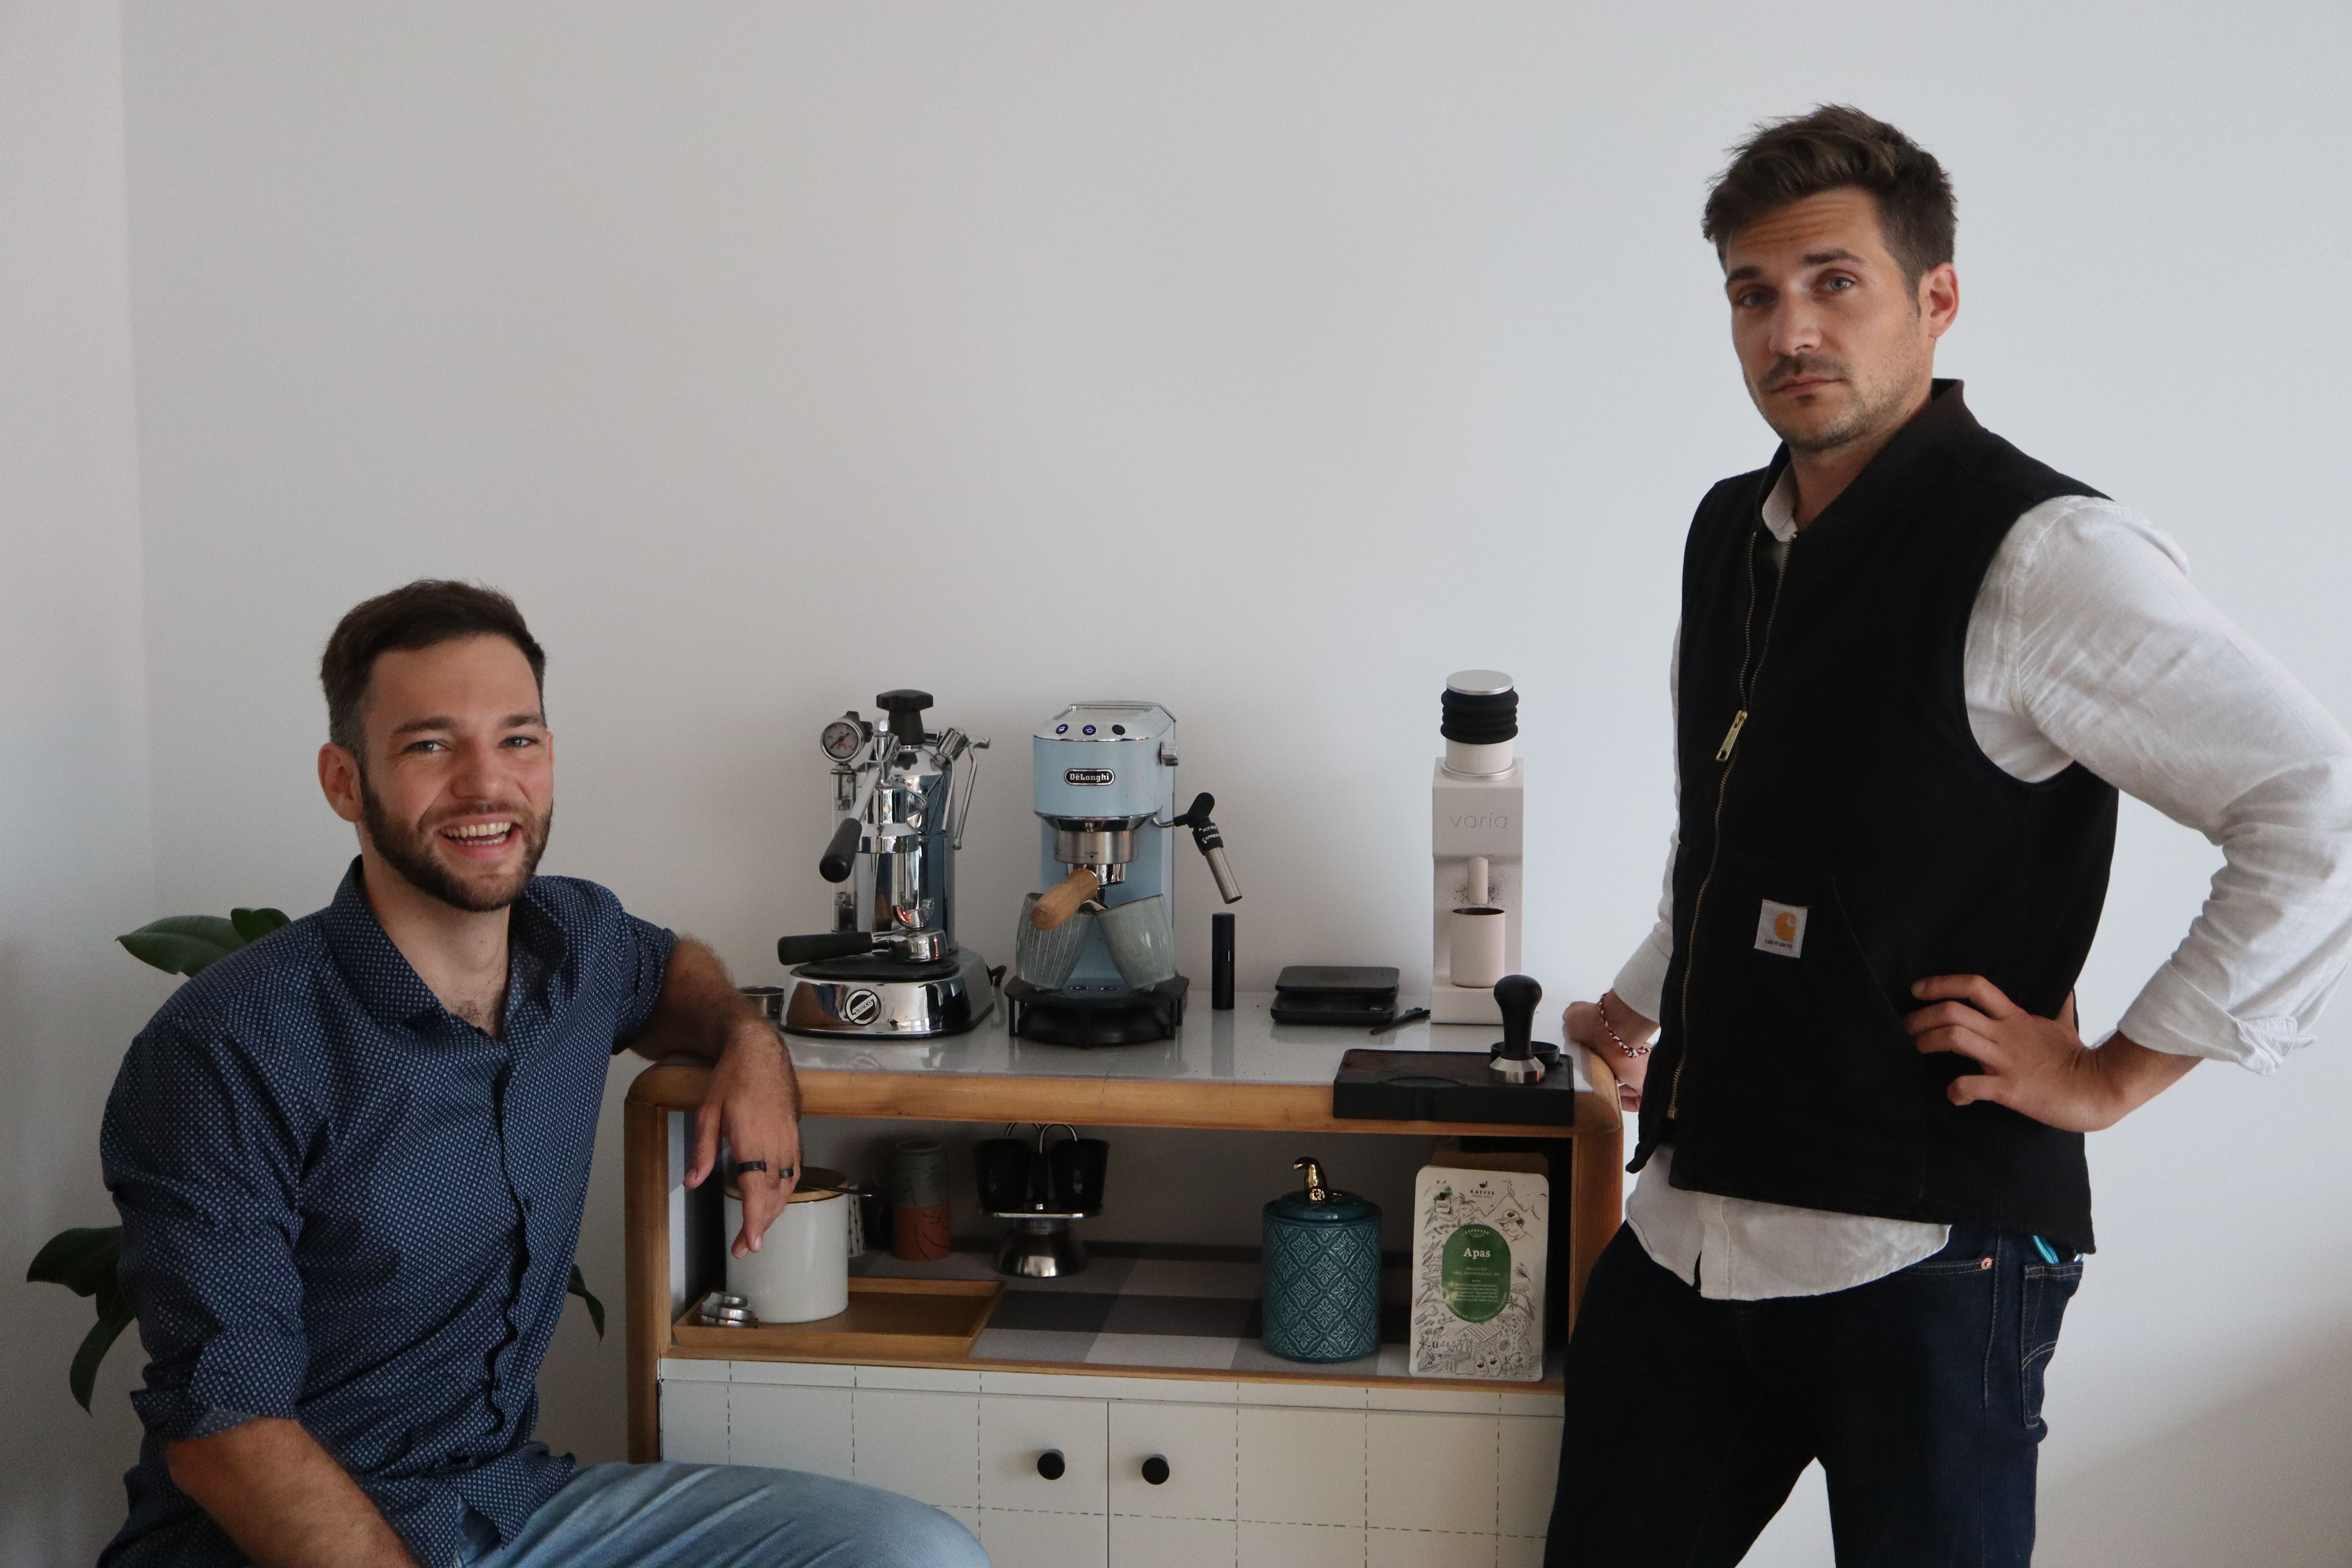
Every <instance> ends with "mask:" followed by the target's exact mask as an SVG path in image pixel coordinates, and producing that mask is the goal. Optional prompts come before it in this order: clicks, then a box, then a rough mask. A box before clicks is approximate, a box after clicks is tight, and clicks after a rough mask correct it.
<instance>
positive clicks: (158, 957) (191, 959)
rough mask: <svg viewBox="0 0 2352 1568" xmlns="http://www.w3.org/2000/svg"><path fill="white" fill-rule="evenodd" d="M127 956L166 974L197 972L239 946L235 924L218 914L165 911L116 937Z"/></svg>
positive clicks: (242, 941)
mask: <svg viewBox="0 0 2352 1568" xmlns="http://www.w3.org/2000/svg"><path fill="white" fill-rule="evenodd" d="M114 940H115V941H117V942H121V944H122V945H123V947H124V948H125V949H127V950H128V951H129V952H130V954H131V957H133V958H135V959H137V960H139V961H140V962H141V963H152V964H153V965H154V966H155V967H156V968H158V969H160V970H163V972H164V973H167V974H187V975H194V974H197V973H201V972H202V971H203V970H204V968H205V965H206V964H208V963H214V962H215V960H218V959H222V958H226V957H227V956H228V955H229V954H230V953H232V952H236V950H237V949H238V948H240V947H243V946H244V945H245V942H246V939H245V938H244V937H243V936H242V935H240V934H239V933H238V931H237V929H236V926H235V925H234V924H232V923H231V922H229V921H225V920H223V919H221V918H220V916H218V915H168V916H166V917H164V918H163V920H160V921H152V922H150V923H149V924H147V925H143V926H141V927H140V928H139V929H138V930H137V931H131V932H129V933H127V934H125V935H122V936H119V937H116V938H115V939H114Z"/></svg>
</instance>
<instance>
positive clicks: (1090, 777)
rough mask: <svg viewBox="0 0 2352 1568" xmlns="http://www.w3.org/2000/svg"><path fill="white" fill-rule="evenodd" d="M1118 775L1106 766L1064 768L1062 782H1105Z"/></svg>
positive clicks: (1109, 781)
mask: <svg viewBox="0 0 2352 1568" xmlns="http://www.w3.org/2000/svg"><path fill="white" fill-rule="evenodd" d="M1117 778H1118V774H1117V773H1113V772H1112V771H1111V770H1110V769H1108V768H1064V769H1063V770H1062V782H1063V783H1064V784H1109V783H1111V782H1112V781H1113V780H1115V779H1117Z"/></svg>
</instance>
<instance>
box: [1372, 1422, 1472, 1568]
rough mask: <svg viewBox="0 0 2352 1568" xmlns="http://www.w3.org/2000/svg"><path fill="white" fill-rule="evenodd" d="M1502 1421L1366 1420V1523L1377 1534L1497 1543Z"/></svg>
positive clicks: (1377, 1553) (1376, 1554) (1375, 1554)
mask: <svg viewBox="0 0 2352 1568" xmlns="http://www.w3.org/2000/svg"><path fill="white" fill-rule="evenodd" d="M1501 1421H1502V1417H1500V1416H1498V1415H1418V1414H1406V1413H1403V1412H1400V1411H1393V1410H1375V1411H1372V1412H1371V1413H1370V1414H1369V1415H1366V1416H1365V1418H1364V1426H1365V1442H1364V1449H1365V1453H1364V1459H1365V1464H1364V1473H1365V1479H1366V1483H1367V1484H1366V1487H1365V1504H1366V1510H1365V1511H1366V1518H1365V1522H1366V1523H1367V1524H1369V1525H1370V1526H1372V1527H1373V1528H1374V1529H1375V1530H1381V1529H1388V1530H1427V1531H1449V1532H1454V1533H1465V1532H1467V1533H1475V1534H1479V1535H1487V1536H1491V1535H1493V1534H1494V1533H1495V1497H1496V1474H1495V1470H1496V1450H1497V1448H1498V1447H1499V1445H1500V1441H1501ZM1373 1555H1374V1557H1375V1558H1377V1557H1378V1556H1379V1555H1380V1553H1379V1552H1374V1553H1373ZM1492 1556H1493V1553H1492V1552H1491V1550H1490V1551H1489V1552H1488V1558H1489V1560H1490V1561H1491V1560H1492Z"/></svg>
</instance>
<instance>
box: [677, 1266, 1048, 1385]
mask: <svg viewBox="0 0 2352 1568" xmlns="http://www.w3.org/2000/svg"><path fill="white" fill-rule="evenodd" d="M1003 1294H1004V1286H1003V1282H1002V1281H999V1280H995V1279H852V1280H850V1282H849V1307H848V1310H845V1311H842V1312H837V1313H835V1315H834V1316H832V1317H830V1318H819V1319H817V1320H815V1321H813V1322H806V1323H761V1324H760V1325H758V1326H757V1327H755V1328H745V1329H730V1328H719V1327H716V1326H714V1325H712V1324H709V1323H706V1322H703V1321H701V1320H700V1319H698V1318H697V1317H696V1316H695V1313H696V1312H698V1311H699V1310H701V1307H702V1300H703V1299H702V1298H701V1297H699V1296H698V1297H696V1298H695V1299H694V1300H691V1301H689V1302H688V1303H687V1306H686V1310H685V1312H684V1313H682V1314H681V1315H680V1316H679V1318H678V1320H677V1322H675V1323H673V1324H671V1325H670V1344H671V1347H672V1350H671V1353H673V1354H677V1353H681V1352H683V1353H695V1352H700V1353H701V1354H704V1355H709V1356H716V1357H719V1358H721V1359H723V1360H727V1361H836V1362H839V1361H847V1362H862V1363H868V1364H871V1365H876V1366H894V1365H906V1366H929V1365H932V1364H934V1363H940V1362H942V1361H944V1362H950V1363H953V1362H961V1360H963V1358H964V1357H966V1356H967V1355H969V1354H970V1353H971V1343H972V1342H973V1341H974V1340H976V1339H978V1338H980V1332H981V1331H982V1329H984V1328H986V1327H987V1326H988V1318H989V1314H990V1313H991V1312H993V1311H994V1310H996V1302H997V1299H998V1298H999V1297H1001V1296H1003Z"/></svg>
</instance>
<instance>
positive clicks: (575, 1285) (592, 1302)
mask: <svg viewBox="0 0 2352 1568" xmlns="http://www.w3.org/2000/svg"><path fill="white" fill-rule="evenodd" d="M563 1290H564V1294H566V1295H569V1296H577V1297H579V1298H580V1299H581V1300H583V1301H585V1302H587V1303H588V1321H590V1322H592V1323H593V1324H595V1325H596V1337H597V1338H598V1339H600V1340H601V1339H603V1338H604V1302H602V1301H599V1300H596V1292H594V1291H593V1290H591V1289H588V1280H587V1278H586V1277H585V1276H584V1275H583V1274H582V1273H581V1272H580V1265H578V1264H577V1263H575V1264H573V1265H572V1283H570V1284H569V1285H566V1286H565V1287H564V1288H563Z"/></svg>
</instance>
